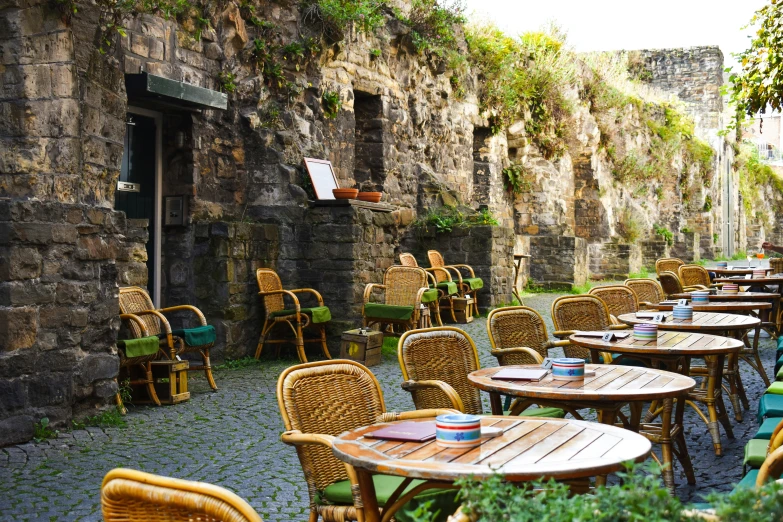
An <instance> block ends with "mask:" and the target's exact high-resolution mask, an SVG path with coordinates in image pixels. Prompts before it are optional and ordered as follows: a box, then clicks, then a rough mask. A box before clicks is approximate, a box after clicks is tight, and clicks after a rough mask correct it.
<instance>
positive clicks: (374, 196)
mask: <svg viewBox="0 0 783 522" xmlns="http://www.w3.org/2000/svg"><path fill="white" fill-rule="evenodd" d="M382 195H383V192H359V196H358V198H359V199H360V200H361V201H369V202H370V203H378V202H380V201H381V196H382Z"/></svg>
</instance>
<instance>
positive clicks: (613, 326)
mask: <svg viewBox="0 0 783 522" xmlns="http://www.w3.org/2000/svg"><path fill="white" fill-rule="evenodd" d="M629 328H630V326H628V325H627V324H623V323H621V324H610V325H609V329H610V330H627V329H629Z"/></svg>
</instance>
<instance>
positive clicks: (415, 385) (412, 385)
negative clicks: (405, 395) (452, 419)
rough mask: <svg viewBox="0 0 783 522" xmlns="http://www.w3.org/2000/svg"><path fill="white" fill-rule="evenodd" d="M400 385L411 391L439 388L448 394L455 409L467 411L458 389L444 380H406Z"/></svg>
mask: <svg viewBox="0 0 783 522" xmlns="http://www.w3.org/2000/svg"><path fill="white" fill-rule="evenodd" d="M400 386H402V389H403V390H405V391H409V392H411V393H413V392H414V391H417V390H428V389H433V388H434V389H438V390H440V391H442V392H443V393H445V394H446V397H448V398H449V400H450V401H451V405H452V406H453V407H454V409H456V410H459V411H460V412H464V411H465V405H464V404H463V403H462V399H461V398H460V396H459V394H458V393H457V390H455V389H454V388H452V387H451V385H449V384H448V383H445V382H443V381H436V380H424V381H405V382H403V383H402V384H401V385H400Z"/></svg>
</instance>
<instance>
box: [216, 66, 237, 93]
mask: <svg viewBox="0 0 783 522" xmlns="http://www.w3.org/2000/svg"><path fill="white" fill-rule="evenodd" d="M236 79H237V77H236V75H235V74H234V73H232V72H228V71H223V72H221V73H220V74H218V83H219V84H220V88H221V89H222V90H223V91H225V92H227V93H229V94H230V93H232V92H234V91H235V90H236V88H237V84H236Z"/></svg>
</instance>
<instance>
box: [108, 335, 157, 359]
mask: <svg viewBox="0 0 783 522" xmlns="http://www.w3.org/2000/svg"><path fill="white" fill-rule="evenodd" d="M117 346H118V347H119V348H122V349H124V350H125V357H128V358H131V357H142V356H144V355H152V354H153V353H155V352H157V351H158V347H159V346H160V339H158V336H157V335H150V336H149V337H141V338H139V339H125V340H123V341H117Z"/></svg>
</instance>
